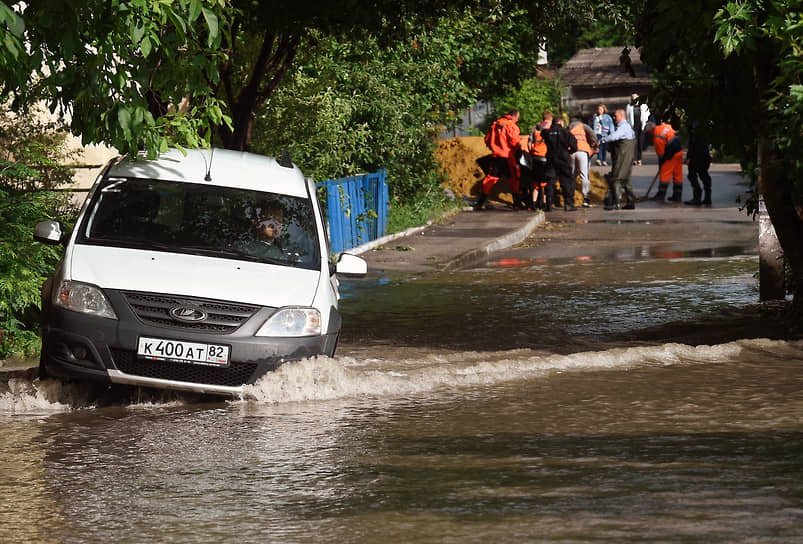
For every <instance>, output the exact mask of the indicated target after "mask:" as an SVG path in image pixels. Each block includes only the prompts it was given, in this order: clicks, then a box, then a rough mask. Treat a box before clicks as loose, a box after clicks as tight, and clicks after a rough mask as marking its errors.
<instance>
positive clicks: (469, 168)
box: [436, 136, 608, 206]
mask: <svg viewBox="0 0 803 544" xmlns="http://www.w3.org/2000/svg"><path fill="white" fill-rule="evenodd" d="M487 154H488V148H487V147H485V143H484V142H483V139H482V137H481V136H469V137H463V138H452V139H450V140H442V141H441V142H440V144H439V145H438V149H437V151H436V156H437V157H438V160H439V161H440V163H441V170H442V171H443V173H444V174H445V175H446V178H447V181H446V182H445V183H444V187H448V188H449V189H451V190H452V191H453V192H454V194H455V196H457V198H462V197H463V196H468V197H471V198H476V197H477V196H478V195H479V193H480V183H481V182H482V178H483V177H484V174H483V172H482V170H481V169H480V167H479V166H477V163H476V160H477V159H478V158H480V157H482V156H484V155H487ZM589 181H590V182H591V191H590V195H589V196H590V198H591V202H592V203H594V204H601V203H602V200H603V199H604V198H605V192H606V191H607V190H608V185H607V184H606V182H605V179H604V178H603V177H602V175H600V174H599V173H598V172H595V171H594V170H591V171H590V172H589ZM555 196H556V198H557V200H558V202H557V203H556V204H557V205H558V206H562V205H563V200H562V197H561V196H560V184H558V190H557V191H556V194H555ZM489 198H490V200H496V201H498V202H505V203H507V204H511V203H512V202H513V198H512V197H511V195H510V187H509V186H508V184H507V183H506V182H504V181H502V182H500V183H497V184H496V186H495V187H494V188H493V190H492V191H491V194H490V196H489ZM582 203H583V194H582V193H581V192H580V181H579V179H578V181H577V185H576V189H575V194H574V204H575V206H580V205H582Z"/></svg>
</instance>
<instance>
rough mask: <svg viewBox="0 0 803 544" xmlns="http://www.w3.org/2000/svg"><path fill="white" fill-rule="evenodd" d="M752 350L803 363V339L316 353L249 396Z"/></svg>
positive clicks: (374, 388)
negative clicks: (413, 355)
mask: <svg viewBox="0 0 803 544" xmlns="http://www.w3.org/2000/svg"><path fill="white" fill-rule="evenodd" d="M745 349H752V350H759V351H763V352H766V353H768V354H773V353H775V354H781V353H783V354H784V355H783V356H784V357H792V358H796V359H801V360H803V342H798V343H794V342H784V341H773V340H765V339H759V340H740V341H736V342H730V343H727V344H720V345H715V346H696V347H695V346H688V345H683V344H663V345H660V346H651V347H635V348H619V349H611V350H607V351H598V352H584V353H574V354H571V355H555V354H546V353H539V352H533V351H531V350H521V349H519V350H512V351H504V352H485V353H482V352H464V353H454V354H449V355H447V356H425V357H423V358H420V359H417V360H380V359H373V360H372V362H371V363H370V364H369V363H368V362H367V361H357V360H355V359H352V358H347V357H341V358H333V359H330V358H314V359H306V360H303V361H299V362H295V363H288V364H285V365H283V366H281V367H280V368H279V369H278V370H277V371H275V372H272V373H270V374H267V375H265V376H264V377H263V378H261V379H260V380H259V381H258V382H257V383H256V384H254V385H253V386H248V387H246V390H245V393H244V395H243V400H246V401H254V402H261V403H284V402H303V401H319V400H334V399H344V398H362V397H395V396H409V395H417V394H425V393H428V392H432V391H436V390H439V389H444V388H464V387H474V386H487V385H494V384H498V383H504V382H511V381H516V380H531V379H537V378H540V377H544V376H549V375H551V374H554V373H559V372H583V371H599V370H628V369H631V368H638V367H642V366H648V365H665V366H668V365H678V364H704V363H721V362H728V361H732V360H735V359H737V358H738V357H739V356H740V355H741V354H742V353H743V352H744V350H745Z"/></svg>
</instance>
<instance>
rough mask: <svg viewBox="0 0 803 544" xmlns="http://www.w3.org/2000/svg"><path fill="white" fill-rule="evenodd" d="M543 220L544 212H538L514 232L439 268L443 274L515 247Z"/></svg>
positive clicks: (459, 256)
mask: <svg viewBox="0 0 803 544" xmlns="http://www.w3.org/2000/svg"><path fill="white" fill-rule="evenodd" d="M545 218H546V216H545V215H544V212H542V211H540V210H539V211H538V212H537V213H536V214H535V216H534V217H533V218H532V219H530V220H529V221H528V222H527V223H526V224H525V225H524V226H523V227H520V228H518V229H516V230H514V231H513V232H511V233H508V234H506V235H504V236H502V237H500V238H498V239H496V240H494V241H493V242H489V243H487V244H485V245H483V246H480V247H478V248H476V249H472V250H470V251H467V252H465V253H463V254H462V255H458V256H457V257H455V258H454V259H451V260H450V261H447V262H446V263H445V264H444V265H443V266H442V267H441V270H442V271H444V272H445V271H449V270H453V269H455V268H461V267H464V266H467V265H469V264H471V263H473V262H477V261H481V260H482V259H484V258H486V257H487V256H488V255H490V254H491V253H493V252H494V251H499V250H500V249H506V248H508V247H510V246H513V245H516V244H518V243H519V242H522V241H524V240H525V239H526V238H527V236H529V235H530V233H531V232H532V231H534V230H535V229H536V227H538V226H539V225H541V224H542V223H543V222H544V220H545Z"/></svg>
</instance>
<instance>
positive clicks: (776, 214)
mask: <svg viewBox="0 0 803 544" xmlns="http://www.w3.org/2000/svg"><path fill="white" fill-rule="evenodd" d="M763 58H765V59H768V58H772V57H770V56H765V57H763ZM771 69H772V68H771V66H770V65H769V62H767V61H765V62H763V63H762V62H760V63H759V64H757V65H756V66H755V75H756V86H757V88H758V90H759V96H760V98H761V99H762V100H763V99H764V98H766V92H767V89H768V86H769V82H770V77H771V75H770V71H771ZM767 116H768V112H767V111H766V110H763V111H762V114H761V116H760V120H759V126H758V129H759V130H758V164H759V186H758V190H759V194H760V195H761V198H763V202H764V204H765V205H766V208H767V213H768V214H769V217H770V219H771V220H772V225H773V227H774V229H775V233H776V235H777V237H778V241H779V242H780V245H781V248H782V249H783V253H784V255H785V257H786V259H787V261H788V263H789V267H790V270H791V274H790V275H791V277H790V278H788V279H789V284H790V285H791V286H792V289H793V291H792V294H793V297H794V300H793V308H794V310H795V311H796V312H800V311H801V310H803V293H802V292H801V289H803V244H801V243H800V241H801V240H803V217H801V214H800V212H799V211H798V210H797V209H796V208H795V205H794V202H793V201H792V195H793V194H794V183H793V181H792V180H790V179H788V178H787V177H786V174H785V173H784V172H781V171H778V169H776V168H773V167H772V165H773V164H774V159H775V153H774V150H773V148H772V146H771V145H770V136H769V134H770V131H769V120H768V117H767ZM768 258H769V260H772V259H773V258H774V257H772V256H769V257H768ZM769 264H770V265H771V264H772V263H769ZM777 264H779V265H780V266H781V267H783V263H782V262H781V263H777ZM762 272H763V271H762ZM760 281H761V282H762V284H763V281H764V278H761V279H760ZM763 287H764V286H763V285H762V290H763ZM762 298H763V296H762Z"/></svg>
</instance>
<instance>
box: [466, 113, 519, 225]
mask: <svg viewBox="0 0 803 544" xmlns="http://www.w3.org/2000/svg"><path fill="white" fill-rule="evenodd" d="M518 121H519V112H518V111H517V110H511V111H509V112H508V113H507V114H506V115H503V116H502V117H500V118H499V119H497V120H496V121H494V123H493V125H491V128H490V130H488V133H487V134H486V135H485V145H486V146H487V147H488V149H490V150H491V155H492V158H491V163H490V168H489V170H488V173H487V175H486V176H485V178H484V179H483V180H482V190H481V192H480V196H479V198H478V199H477V203H476V204H474V209H475V210H481V209H482V207H483V206H484V205H485V201H486V200H487V199H488V194H489V193H490V192H491V189H492V188H493V186H494V185H496V184H497V182H499V181H500V180H501V179H507V181H508V183H509V184H510V190H511V192H512V193H513V195H514V199H516V200H518V199H519V197H518V195H519V166H518V160H517V159H518V154H519V152H520V151H521V130H520V129H519V126H518V125H517V124H516V123H517V122H518ZM514 203H515V201H514Z"/></svg>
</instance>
